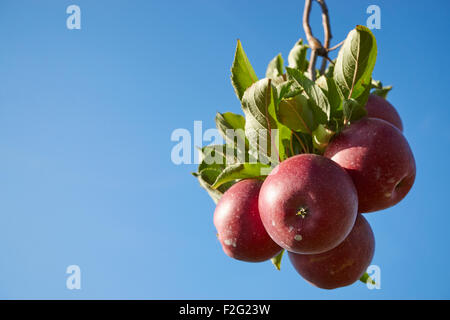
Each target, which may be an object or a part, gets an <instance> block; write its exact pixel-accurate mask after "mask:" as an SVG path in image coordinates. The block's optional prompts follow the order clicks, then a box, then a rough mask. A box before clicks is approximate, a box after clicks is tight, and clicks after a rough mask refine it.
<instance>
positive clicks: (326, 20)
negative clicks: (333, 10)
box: [316, 0, 333, 74]
mask: <svg viewBox="0 0 450 320" xmlns="http://www.w3.org/2000/svg"><path fill="white" fill-rule="evenodd" d="M316 1H317V2H318V3H319V5H320V7H321V8H322V25H323V33H324V38H325V39H324V42H323V47H324V48H325V50H326V52H327V53H328V48H329V47H330V42H331V39H332V38H333V35H332V34H331V26H330V16H329V14H328V7H327V4H326V3H325V0H316ZM327 53H325V55H323V59H322V66H321V67H320V74H324V73H325V69H326V68H327V60H328V59H326V58H327V57H328V54H327Z"/></svg>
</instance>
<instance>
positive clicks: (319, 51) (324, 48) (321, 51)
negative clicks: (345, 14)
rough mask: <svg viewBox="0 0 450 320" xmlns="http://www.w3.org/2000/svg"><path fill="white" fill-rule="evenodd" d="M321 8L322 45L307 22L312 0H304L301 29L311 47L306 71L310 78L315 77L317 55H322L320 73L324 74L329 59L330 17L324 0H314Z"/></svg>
mask: <svg viewBox="0 0 450 320" xmlns="http://www.w3.org/2000/svg"><path fill="white" fill-rule="evenodd" d="M316 1H317V3H318V4H319V5H320V7H321V9H322V24H323V30H324V45H322V43H320V41H319V40H318V39H317V38H316V37H314V35H313V33H312V30H311V26H310V24H309V16H310V14H311V4H312V0H305V8H304V10H303V29H304V30H305V34H306V39H307V40H308V44H309V47H310V48H311V59H310V60H311V61H310V62H309V67H308V73H309V77H310V79H311V80H313V81H314V80H315V79H316V61H317V56H320V57H322V58H323V59H322V66H321V67H320V74H324V72H325V69H326V67H327V62H328V61H329V60H330V59H329V58H328V51H330V50H329V49H328V48H329V47H330V42H331V38H332V37H333V35H332V34H331V27H330V17H329V14H328V7H327V5H326V3H325V0H316Z"/></svg>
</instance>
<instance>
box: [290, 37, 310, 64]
mask: <svg viewBox="0 0 450 320" xmlns="http://www.w3.org/2000/svg"><path fill="white" fill-rule="evenodd" d="M308 48H309V47H308V46H307V45H305V44H303V40H302V39H300V40H299V41H297V43H296V44H295V45H294V47H293V48H292V50H291V52H289V56H288V63H289V67H290V68H293V69H297V70H300V71H302V72H304V71H306V69H307V68H308V64H309V62H308V60H306V53H307V51H308Z"/></svg>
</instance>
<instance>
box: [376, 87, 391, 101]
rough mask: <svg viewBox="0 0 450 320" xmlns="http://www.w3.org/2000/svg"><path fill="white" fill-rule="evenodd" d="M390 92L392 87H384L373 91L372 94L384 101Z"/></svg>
mask: <svg viewBox="0 0 450 320" xmlns="http://www.w3.org/2000/svg"><path fill="white" fill-rule="evenodd" d="M391 90H392V86H386V87H382V88H381V89H375V90H373V91H372V94H375V95H377V96H380V97H382V98H384V99H386V98H387V95H388V93H389V91H391Z"/></svg>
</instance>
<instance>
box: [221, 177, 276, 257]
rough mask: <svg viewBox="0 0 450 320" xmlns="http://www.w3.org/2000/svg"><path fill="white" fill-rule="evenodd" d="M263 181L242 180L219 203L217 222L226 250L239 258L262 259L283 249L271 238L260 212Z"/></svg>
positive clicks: (272, 255) (228, 253)
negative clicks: (259, 198) (260, 193)
mask: <svg viewBox="0 0 450 320" xmlns="http://www.w3.org/2000/svg"><path fill="white" fill-rule="evenodd" d="M261 185H262V181H260V180H255V179H249V180H242V181H240V182H238V183H236V184H234V185H233V186H232V187H231V188H230V189H228V190H227V191H226V192H225V193H224V194H223V196H222V198H221V199H220V200H219V202H218V203H217V207H216V210H215V211H214V225H215V226H216V229H217V232H218V238H219V241H220V243H221V244H222V247H223V251H225V253H226V254H227V255H228V256H230V257H232V258H234V259H238V260H243V261H248V262H261V261H265V260H268V259H270V258H272V257H274V256H275V255H277V254H278V253H279V252H280V251H281V248H280V247H279V246H278V245H277V244H276V243H275V242H274V241H273V240H272V239H271V238H270V237H269V235H268V234H267V232H266V230H265V229H264V226H263V224H262V222H261V218H260V216H259V211H258V195H259V191H260V189H261Z"/></svg>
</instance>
